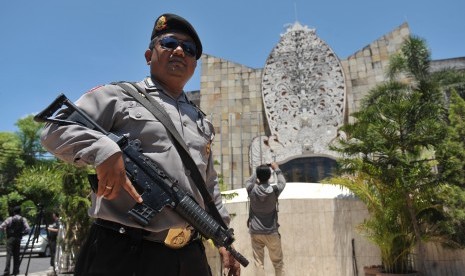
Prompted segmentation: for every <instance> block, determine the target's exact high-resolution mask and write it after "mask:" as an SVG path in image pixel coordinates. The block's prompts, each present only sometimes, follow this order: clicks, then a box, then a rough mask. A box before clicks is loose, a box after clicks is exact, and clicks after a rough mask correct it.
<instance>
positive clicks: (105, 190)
mask: <svg viewBox="0 0 465 276" xmlns="http://www.w3.org/2000/svg"><path fill="white" fill-rule="evenodd" d="M96 172H97V178H98V190H97V196H103V197H104V198H105V199H109V200H111V199H115V198H116V197H117V196H118V194H119V193H120V191H121V188H123V189H125V190H126V191H127V192H128V193H129V194H130V195H131V196H132V198H134V200H135V201H137V202H139V203H141V202H142V198H141V196H140V195H139V193H137V191H136V189H135V188H134V186H133V185H132V183H131V181H129V179H128V178H127V176H126V170H125V168H124V161H123V155H122V153H120V152H119V153H115V154H113V155H112V156H110V157H109V158H108V159H107V160H105V161H104V162H103V163H102V164H100V165H98V166H97V168H96Z"/></svg>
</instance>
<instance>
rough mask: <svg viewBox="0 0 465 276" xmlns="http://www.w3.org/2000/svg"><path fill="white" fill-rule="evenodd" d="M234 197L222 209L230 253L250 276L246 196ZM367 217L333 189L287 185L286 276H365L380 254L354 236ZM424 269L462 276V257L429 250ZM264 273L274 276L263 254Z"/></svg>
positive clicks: (216, 270)
mask: <svg viewBox="0 0 465 276" xmlns="http://www.w3.org/2000/svg"><path fill="white" fill-rule="evenodd" d="M233 192H237V193H238V196H237V197H236V198H234V199H233V200H231V201H229V202H226V203H225V204H226V208H227V209H228V211H229V212H230V213H231V214H232V216H233V219H232V221H231V225H230V226H231V227H232V228H233V229H234V233H235V237H236V241H235V242H234V247H235V249H236V250H237V251H239V252H240V253H241V254H243V255H244V256H245V257H246V258H247V259H248V260H249V261H250V264H249V266H248V267H246V268H242V273H241V275H242V276H254V275H256V274H255V272H254V264H253V257H252V249H251V248H252V246H251V242H250V235H249V233H248V228H247V226H246V221H247V217H248V202H247V192H246V191H245V189H239V190H234V191H233ZM367 215H368V212H367V209H366V207H365V205H364V204H363V203H362V202H361V201H359V200H357V199H355V198H353V197H352V196H350V195H349V194H348V192H347V191H343V190H340V189H339V188H338V187H336V186H333V185H327V184H318V183H288V184H287V186H286V188H285V189H284V192H283V193H282V194H281V196H280V200H279V223H280V225H281V227H280V233H281V237H282V243H283V252H284V264H285V268H286V275H292V276H328V275H331V276H354V275H356V274H355V273H354V267H356V268H357V270H358V275H360V276H363V275H364V273H363V267H364V266H370V265H378V264H380V263H381V259H380V254H379V250H378V248H377V247H376V246H375V245H373V244H372V243H370V242H369V241H368V240H367V239H366V238H364V237H363V236H361V235H360V233H359V232H358V231H357V230H356V226H357V225H358V224H359V223H361V222H362V221H363V220H364V218H366V216H367ZM352 243H353V244H352ZM206 248H207V252H208V256H209V262H210V266H211V268H212V271H213V276H221V275H222V274H221V272H220V270H221V267H220V260H219V257H218V253H217V252H218V251H217V250H216V249H215V248H214V247H213V246H211V245H207V246H206ZM265 251H266V250H265ZM353 252H354V253H353ZM355 264H356V266H355ZM426 265H427V268H426V269H427V271H428V273H427V274H426V275H428V276H462V275H465V251H464V250H446V249H444V248H442V247H441V246H436V245H434V244H428V245H427V254H426ZM265 272H266V275H274V270H273V267H272V265H271V262H270V260H269V256H268V255H267V254H266V256H265Z"/></svg>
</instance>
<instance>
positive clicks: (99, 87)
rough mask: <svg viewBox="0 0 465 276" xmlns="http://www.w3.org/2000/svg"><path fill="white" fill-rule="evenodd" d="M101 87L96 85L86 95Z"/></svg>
mask: <svg viewBox="0 0 465 276" xmlns="http://www.w3.org/2000/svg"><path fill="white" fill-rule="evenodd" d="M102 86H103V85H98V86H96V87H94V88H92V89H90V90H89V91H87V92H86V93H90V92H94V91H95V90H97V89H99V88H100V87H102Z"/></svg>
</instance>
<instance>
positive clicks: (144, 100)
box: [115, 82, 228, 229]
mask: <svg viewBox="0 0 465 276" xmlns="http://www.w3.org/2000/svg"><path fill="white" fill-rule="evenodd" d="M115 84H116V85H118V86H119V87H121V88H122V89H123V90H124V91H126V92H127V93H129V94H130V95H131V96H133V97H134V98H135V99H136V100H137V101H138V102H139V103H140V104H142V105H143V106H144V107H145V108H147V110H148V111H150V112H151V113H152V114H153V115H154V116H155V118H157V119H158V120H159V121H160V122H161V123H162V124H163V126H164V127H165V128H166V130H167V131H168V133H169V134H170V135H171V137H172V138H173V139H172V140H173V144H174V145H175V147H176V149H177V151H178V153H179V155H180V157H181V160H182V161H183V163H184V166H185V167H186V168H188V169H189V170H190V172H191V173H190V177H191V178H192V180H193V181H194V183H195V185H196V186H197V189H198V190H199V191H200V194H201V195H202V198H203V200H204V202H205V205H206V206H207V208H208V210H209V211H210V213H211V215H212V216H213V217H214V218H215V219H216V220H217V221H218V223H219V224H220V225H221V226H222V227H224V228H225V229H228V227H227V226H226V224H225V223H224V221H223V219H222V218H221V215H220V213H219V211H218V209H217V208H216V206H215V203H214V201H213V198H212V196H211V195H210V193H209V192H208V190H207V188H206V184H205V181H204V179H203V177H202V175H201V174H200V171H199V168H198V167H197V165H196V164H195V161H194V159H192V156H191V155H190V152H189V149H188V148H187V145H186V143H185V142H184V140H183V139H182V138H181V135H179V132H178V131H177V130H176V127H175V126H174V124H173V121H171V118H170V117H169V115H168V113H166V110H165V109H164V108H163V107H162V106H161V105H160V104H159V103H158V102H157V101H156V100H155V99H152V96H150V95H149V94H148V93H147V92H146V91H144V90H142V89H140V88H139V87H138V86H137V85H135V84H133V83H130V82H129V83H115Z"/></svg>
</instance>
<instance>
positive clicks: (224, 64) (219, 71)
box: [200, 54, 266, 189]
mask: <svg viewBox="0 0 465 276" xmlns="http://www.w3.org/2000/svg"><path fill="white" fill-rule="evenodd" d="M201 62H202V75H201V101H200V108H201V109H202V110H204V111H205V112H207V115H208V118H209V119H210V120H211V121H212V123H213V125H214V126H215V131H216V136H215V140H214V143H213V147H212V150H213V154H214V159H215V160H216V161H218V163H219V164H218V165H217V166H216V169H217V171H218V173H220V174H222V175H223V179H224V183H226V184H227V185H228V188H230V189H235V188H240V187H242V185H243V180H244V179H245V178H246V177H248V176H249V175H250V171H249V166H248V164H249V162H248V145H250V143H251V141H252V139H253V138H254V137H256V136H259V135H263V134H264V133H265V129H266V125H265V123H264V118H263V104H262V96H261V89H260V83H261V74H262V70H261V69H252V68H248V67H246V66H243V65H240V64H237V63H233V62H230V61H227V60H224V59H221V58H217V57H214V56H210V55H206V54H204V55H202V59H201Z"/></svg>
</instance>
